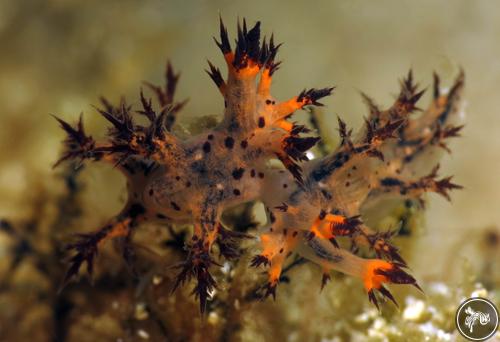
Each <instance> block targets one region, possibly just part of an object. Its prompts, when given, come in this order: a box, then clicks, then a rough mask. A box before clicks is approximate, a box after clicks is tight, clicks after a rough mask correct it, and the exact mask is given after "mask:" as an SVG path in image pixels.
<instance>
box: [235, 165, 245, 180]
mask: <svg viewBox="0 0 500 342" xmlns="http://www.w3.org/2000/svg"><path fill="white" fill-rule="evenodd" d="M244 173H245V169H244V168H242V167H240V168H237V169H234V170H233V173H232V175H233V178H234V179H236V180H238V179H240V178H241V177H243V174H244Z"/></svg>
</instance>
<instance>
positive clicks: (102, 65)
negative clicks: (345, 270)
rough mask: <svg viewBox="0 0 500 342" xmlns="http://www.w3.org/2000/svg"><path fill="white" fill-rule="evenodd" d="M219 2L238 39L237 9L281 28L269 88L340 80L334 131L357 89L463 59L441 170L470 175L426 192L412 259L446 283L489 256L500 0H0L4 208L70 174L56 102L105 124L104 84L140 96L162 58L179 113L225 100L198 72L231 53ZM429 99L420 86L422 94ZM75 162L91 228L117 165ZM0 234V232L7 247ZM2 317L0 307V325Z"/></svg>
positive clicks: (330, 108) (119, 182) (106, 212)
mask: <svg viewBox="0 0 500 342" xmlns="http://www.w3.org/2000/svg"><path fill="white" fill-rule="evenodd" d="M219 14H220V15H221V16H222V17H223V19H224V20H225V23H226V25H227V26H228V30H229V33H230V36H231V37H232V39H234V37H235V33H236V19H237V17H238V16H239V17H240V18H242V17H245V18H246V19H247V22H248V23H249V24H250V25H251V24H253V23H254V22H255V21H257V20H260V21H261V22H262V30H263V32H264V33H265V34H267V35H268V36H269V35H270V34H271V33H274V34H275V40H277V41H278V42H284V45H283V47H282V48H281V49H280V52H279V59H280V60H283V62H284V63H283V65H282V67H281V69H280V70H279V71H278V72H277V74H276V77H275V78H274V94H275V96H276V97H277V98H279V99H285V98H288V97H289V96H292V95H295V94H297V93H298V92H299V91H301V90H302V89H303V88H308V87H324V86H328V85H335V86H336V87H337V88H336V90H335V94H334V96H333V97H330V98H327V99H325V101H324V103H325V104H326V107H325V108H324V110H323V112H324V115H325V118H326V122H327V125H328V129H329V130H330V131H331V132H332V134H336V131H335V128H336V115H340V116H341V117H342V118H344V119H345V120H346V121H347V123H348V124H349V125H350V126H351V127H354V128H357V127H359V126H360V125H361V123H362V117H363V115H365V114H366V113H367V110H366V109H365V106H364V105H363V103H362V101H361V98H360V96H359V91H363V92H365V93H367V94H368V95H370V96H371V97H372V98H374V99H375V100H376V102H377V103H378V104H380V105H382V106H388V105H389V104H391V102H392V101H393V99H394V96H395V95H396V94H397V92H398V89H399V86H398V80H399V79H401V78H402V77H403V75H405V74H406V73H407V72H408V70H409V69H410V68H412V69H413V71H414V75H415V77H416V79H417V80H418V81H419V82H420V84H421V85H422V86H423V87H428V86H431V84H432V72H433V71H436V72H437V73H438V74H439V75H441V77H442V84H443V85H446V84H451V82H452V81H453V79H454V78H455V76H456V75H457V73H458V70H459V68H460V67H462V68H463V69H464V70H465V74H466V93H465V94H466V96H465V97H466V99H467V107H466V112H467V119H466V127H465V129H464V131H463V137H462V138H460V139H456V140H454V141H453V142H452V143H451V148H452V150H453V153H452V154H451V155H445V157H444V159H443V161H442V164H441V165H442V167H441V174H442V175H454V176H455V178H454V180H455V181H456V182H457V183H459V184H461V185H463V186H464V187H465V189H464V190H462V191H456V192H453V194H452V203H449V202H447V201H446V200H444V199H443V198H441V197H438V196H435V195H431V196H429V203H428V209H427V211H426V212H425V214H424V216H425V224H424V229H422V230H421V231H420V233H419V236H418V239H417V241H416V245H415V246H414V248H413V249H412V253H413V255H412V256H411V257H410V259H411V262H410V264H411V265H412V269H413V273H414V275H415V276H416V277H417V278H418V279H422V280H423V281H430V282H441V281H444V282H447V283H451V284H453V282H454V281H459V280H460V279H462V276H463V267H462V265H463V263H464V262H469V263H470V264H471V269H472V270H474V268H476V270H477V268H478V267H483V266H484V262H485V261H484V260H488V259H492V260H493V261H495V260H496V262H497V263H496V265H498V262H499V260H500V255H499V253H498V251H499V249H500V248H499V247H498V246H499V245H498V244H499V234H500V232H499V228H498V227H499V220H500V214H499V213H500V207H499V203H500V182H499V175H500V171H499V170H500V153H499V151H500V134H499V132H500V113H499V108H500V100H499V97H498V94H497V93H498V91H499V90H500V58H499V57H498V56H499V54H500V48H499V46H500V45H499V44H498V43H499V40H498V37H500V4H499V3H498V2H494V1H468V0H457V1H434V0H425V1H418V2H415V1H358V0H351V1H315V2H311V1H276V2H270V1H260V0H254V1H246V2H243V1H228V0H227V1H222V0H217V1H208V0H207V1H202V0H194V1H181V0H178V1H159V0H158V1H136V0H116V1H96V0H87V1H70V0H47V1H36V0H24V1H7V0H4V1H0V46H1V54H0V218H3V219H6V220H7V219H8V220H10V221H13V222H16V220H18V221H19V220H26V217H29V216H30V215H31V216H32V215H41V216H45V215H46V216H50V215H53V209H51V208H48V209H47V208H45V209H44V210H42V211H41V212H35V213H34V211H33V210H34V209H33V205H32V203H33V202H34V201H35V202H36V201H44V199H41V200H40V198H39V196H38V194H39V192H40V191H43V192H44V193H58V192H60V191H63V190H62V189H63V188H64V182H61V177H60V176H61V171H57V170H53V169H52V165H53V163H54V162H55V161H56V160H57V158H58V155H59V153H60V151H61V141H62V139H63V138H64V134H63V132H62V130H60V129H59V128H58V125H57V123H56V121H55V120H54V119H53V118H51V117H50V115H49V114H56V115H58V116H60V117H62V118H64V119H66V120H69V121H70V122H74V121H76V119H77V117H78V115H79V114H80V113H81V112H83V113H84V120H85V124H86V127H87V130H88V131H89V132H90V133H91V134H92V135H93V136H94V137H101V136H103V134H104V132H105V130H106V127H105V121H104V119H102V118H101V117H99V116H98V115H97V114H96V112H95V110H94V109H93V108H92V105H97V104H98V102H99V100H98V99H99V96H101V95H105V96H106V97H108V98H109V99H111V100H113V101H117V100H119V98H120V96H125V97H126V98H127V99H128V101H129V102H130V103H131V104H137V103H138V92H139V89H140V86H141V82H142V81H145V80H148V81H151V82H153V83H157V84H158V83H161V82H162V81H163V72H164V67H165V62H166V60H167V58H168V59H169V60H170V61H171V62H172V64H173V65H174V68H175V69H176V70H179V71H181V73H182V75H181V80H180V84H179V89H178V93H177V95H178V99H182V98H186V97H188V98H189V103H188V105H187V106H186V108H185V109H184V110H183V112H182V118H181V119H180V123H181V125H186V126H189V124H190V123H191V122H193V120H196V117H199V116H202V115H219V114H221V113H222V108H223V103H222V99H221V97H220V95H219V93H218V90H217V89H216V88H215V87H214V86H213V84H212V81H211V80H210V78H209V77H208V75H206V73H205V72H204V69H205V68H206V67H207V64H206V60H207V59H209V60H211V61H212V62H214V63H215V64H216V65H218V66H219V67H221V68H222V67H223V66H224V64H223V59H222V58H221V55H220V52H219V50H218V49H217V47H216V46H215V44H214V43H213V40H212V36H214V35H217V34H218V17H219ZM428 100H429V94H427V95H426V97H424V99H423V100H421V106H423V107H425V104H426V103H427V102H428ZM81 177H82V182H83V183H84V184H85V187H84V189H83V190H82V194H81V196H82V200H81V201H82V202H81V203H82V206H81V210H82V213H81V218H80V219H79V220H78V225H77V226H75V227H77V228H78V227H82V229H81V230H89V229H93V228H95V227H97V226H98V225H99V224H101V223H102V222H103V221H104V220H106V219H107V218H109V217H110V216H111V215H112V214H113V213H115V212H116V211H117V210H119V208H120V203H122V202H123V200H124V196H125V191H124V180H123V179H121V177H119V176H118V173H117V172H115V171H114V170H112V169H111V168H110V167H107V166H100V165H91V166H89V167H87V168H86V170H85V172H84V173H83V174H82V175H81ZM39 218H40V217H39ZM2 241H4V242H3V244H4V247H2ZM6 241H7V242H8V238H7V237H5V236H3V235H0V258H2V255H6V253H7V248H6V247H5V246H6V245H7V242H6ZM485 246H486V247H485ZM488 246H489V247H488ZM491 246H493V247H491ZM494 265H495V264H494ZM0 266H1V264H0ZM2 267H3V266H1V267H0V271H1V270H2ZM5 267H6V266H5ZM5 267H4V268H5ZM61 267H64V266H63V265H61ZM488 272H497V273H496V274H498V269H496V270H495V268H493V269H490V270H489V271H488ZM497 279H498V278H497ZM497 284H498V283H497ZM313 286H314V288H315V289H316V286H317V284H313ZM313 292H316V290H315V291H313ZM2 309H5V307H2V306H0V311H1V310H2ZM1 330H2V324H1V322H0V336H1Z"/></svg>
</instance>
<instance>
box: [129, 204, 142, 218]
mask: <svg viewBox="0 0 500 342" xmlns="http://www.w3.org/2000/svg"><path fill="white" fill-rule="evenodd" d="M145 212H146V209H144V207H143V206H142V205H141V204H139V203H134V204H132V205H131V206H130V208H129V210H128V215H129V216H130V217H131V218H136V217H137V216H139V215H142V214H144V213H145Z"/></svg>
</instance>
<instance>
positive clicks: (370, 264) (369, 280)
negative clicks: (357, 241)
mask: <svg viewBox="0 0 500 342" xmlns="http://www.w3.org/2000/svg"><path fill="white" fill-rule="evenodd" d="M365 267H366V268H365V272H364V275H363V283H364V285H365V289H366V291H370V290H371V289H373V288H375V289H379V288H380V286H381V285H382V284H383V283H387V282H389V281H390V280H389V279H388V278H387V277H386V276H384V275H381V274H375V270H377V269H381V270H390V269H392V268H393V265H392V264H391V263H389V262H387V261H384V260H381V259H372V260H367V264H366V266H365Z"/></svg>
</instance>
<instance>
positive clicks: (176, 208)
mask: <svg viewBox="0 0 500 342" xmlns="http://www.w3.org/2000/svg"><path fill="white" fill-rule="evenodd" d="M170 205H171V206H172V208H174V210H177V211H181V207H179V206H178V205H177V203H175V202H174V201H172V202H170Z"/></svg>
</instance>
